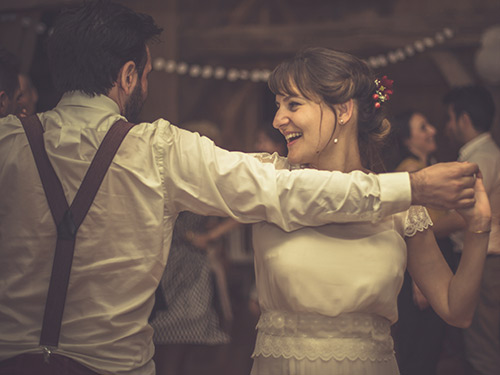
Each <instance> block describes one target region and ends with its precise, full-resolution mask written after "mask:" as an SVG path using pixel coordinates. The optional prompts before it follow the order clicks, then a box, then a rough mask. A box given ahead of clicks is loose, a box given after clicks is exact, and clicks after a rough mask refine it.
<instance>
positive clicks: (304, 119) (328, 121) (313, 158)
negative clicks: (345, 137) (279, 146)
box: [273, 95, 335, 166]
mask: <svg viewBox="0 0 500 375" xmlns="http://www.w3.org/2000/svg"><path fill="white" fill-rule="evenodd" d="M276 105H277V107H278V110H277V112H276V115H275V116H274V121H273V126H274V127H275V128H276V129H278V130H279V131H280V132H281V133H282V134H283V135H284V136H285V138H286V141H287V147H288V160H289V161H290V163H292V164H310V165H312V166H316V165H317V161H318V158H319V155H320V154H321V153H322V152H323V151H325V148H328V147H332V146H333V140H332V138H333V137H332V134H333V131H334V130H335V126H334V124H335V115H334V113H333V111H332V109H331V108H329V107H328V106H326V105H325V104H323V103H315V102H314V101H312V100H309V99H306V98H305V97H303V96H300V95H296V96H288V95H276Z"/></svg>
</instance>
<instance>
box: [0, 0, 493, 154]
mask: <svg viewBox="0 0 500 375" xmlns="http://www.w3.org/2000/svg"><path fill="white" fill-rule="evenodd" d="M76 2H77V1H76V0H74V1H69V0H65V1H63V0H61V1H57V0H47V1H43V0H16V1H11V0H5V1H3V2H2V4H1V5H0V17H3V18H0V42H1V43H2V44H4V45H7V46H8V47H9V48H12V49H13V50H14V52H16V53H19V54H20V55H22V59H23V63H24V65H23V68H24V70H26V71H30V72H34V73H36V75H38V76H43V73H42V72H43V69H44V66H43V65H44V63H43V61H42V60H40V58H41V57H40V56H42V51H41V50H40V44H41V43H40V42H41V39H43V38H44V37H45V34H44V33H39V32H38V33H37V31H36V25H37V23H39V22H40V21H42V22H46V23H47V24H48V25H49V27H50V23H51V22H52V19H53V15H54V12H55V11H56V10H57V9H58V8H59V7H60V6H62V5H68V4H71V3H76ZM121 2H122V3H123V4H125V5H127V6H129V7H131V8H133V9H135V10H137V11H141V12H146V13H149V14H151V15H153V17H154V18H155V20H156V22H157V23H158V24H159V25H160V26H162V27H163V28H164V30H165V31H164V33H163V35H162V42H161V43H159V44H156V45H154V46H153V47H152V55H153V59H156V60H158V59H162V60H163V61H168V60H172V61H175V62H185V63H186V64H187V65H188V66H189V67H191V66H193V65H200V66H207V65H208V66H213V67H217V66H219V67H224V68H226V69H230V68H235V69H239V70H241V69H246V70H249V71H252V70H254V69H266V70H269V69H272V68H273V67H274V66H276V64H278V63H279V62H280V61H281V60H282V59H283V58H285V57H288V56H290V55H292V54H293V53H294V52H295V51H297V50H298V49H300V48H302V47H305V46H312V45H315V46H324V47H329V48H335V49H340V50H344V51H347V52H350V53H353V54H355V55H357V56H359V57H361V58H365V59H368V58H370V57H374V56H381V55H382V56H387V55H388V53H390V52H391V51H396V50H398V49H399V48H404V47H405V46H408V45H413V44H414V42H415V41H423V40H425V38H435V36H436V34H437V33H440V32H442V31H443V29H444V28H449V29H450V30H452V31H453V33H454V35H453V37H450V38H445V40H444V41H443V42H442V43H436V45H435V46H434V47H425V49H424V51H423V52H418V51H417V52H416V53H415V55H414V56H412V57H407V58H405V59H404V60H402V61H398V62H395V63H391V62H388V63H387V65H386V66H381V67H378V68H376V71H377V73H380V74H387V75H389V76H390V77H391V78H393V79H394V80H395V88H396V94H395V95H394V96H393V99H392V101H391V109H392V110H393V111H394V112H396V111H398V110H400V109H404V108H408V107H414V108H418V109H421V110H422V111H423V112H424V113H425V114H427V115H428V117H429V118H430V120H431V122H433V123H434V124H435V125H436V127H437V128H438V129H440V130H442V127H443V115H444V109H443V108H442V105H441V97H442V95H444V93H445V92H446V91H447V90H448V89H449V88H450V87H451V86H452V85H454V84H458V83H463V82H481V79H480V78H479V76H478V75H477V73H476V71H475V67H474V56H475V54H476V52H477V50H478V48H479V46H480V40H481V35H482V34H483V32H484V30H485V29H486V28H488V27H489V26H492V25H495V24H498V23H500V2H499V1H498V0H420V1H418V2H417V1H414V0H379V1H368V0H351V1H349V2H346V1H335V2H332V1H327V0H286V1H285V0H211V1H206V0H182V1H181V0H144V1H139V0H122V1H121ZM9 15H14V16H15V20H14V18H12V19H11V20H10V21H8V17H7V16H9ZM26 16H28V17H29V18H30V19H32V22H33V23H32V24H31V26H26V25H23V21H22V20H23V18H26ZM2 19H3V21H1V20H2ZM499 63H500V62H499ZM226 72H227V70H226ZM41 81H42V80H40V82H41ZM45 84H46V85H48V84H47V83H45ZM489 87H490V89H491V90H492V91H493V93H494V95H495V97H496V98H497V103H499V104H498V106H499V107H500V100H499V98H500V94H499V90H500V89H499V87H498V86H492V85H489ZM46 92H47V94H46V96H47V97H48V98H50V100H46V102H47V103H46V104H45V106H50V103H52V102H53V101H54V100H55V99H54V98H53V97H50V87H47V88H46ZM272 102H273V98H272V97H271V96H270V95H269V93H268V91H267V87H266V84H265V82H262V81H259V82H254V81H252V80H250V79H238V80H236V81H230V80H228V79H227V77H223V78H220V79H217V78H214V77H212V78H208V79H204V78H200V77H191V76H190V75H189V74H178V73H169V72H166V71H165V69H161V70H157V71H154V72H152V74H151V79H150V94H149V98H148V101H147V103H146V105H145V107H144V110H143V112H142V118H143V119H144V120H154V119H155V118H158V117H164V118H167V119H169V120H171V121H172V122H174V123H176V124H180V125H182V124H183V123H184V122H187V121H191V120H196V119H208V120H211V121H214V122H215V123H217V124H218V125H219V126H220V127H221V129H222V131H223V135H224V141H225V145H226V147H227V148H229V149H235V150H244V151H251V150H252V144H253V141H254V135H255V131H256V129H257V127H258V126H260V125H262V124H267V123H269V121H270V119H271V117H272V107H273V104H272ZM495 133H496V134H498V121H497V124H496V130H495ZM439 144H440V154H439V157H440V159H442V160H451V159H453V158H455V156H456V155H455V153H456V148H455V146H454V145H452V144H451V143H450V141H449V140H447V139H446V138H445V137H444V136H443V133H442V132H441V133H440V136H439Z"/></svg>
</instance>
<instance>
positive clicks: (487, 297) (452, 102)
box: [434, 85, 500, 375]
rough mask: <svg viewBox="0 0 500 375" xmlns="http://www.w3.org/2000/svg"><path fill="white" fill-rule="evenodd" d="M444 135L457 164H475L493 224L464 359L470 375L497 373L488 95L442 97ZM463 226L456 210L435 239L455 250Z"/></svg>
mask: <svg viewBox="0 0 500 375" xmlns="http://www.w3.org/2000/svg"><path fill="white" fill-rule="evenodd" d="M444 104H445V105H446V109H447V111H448V121H447V124H446V131H447V133H448V134H449V135H450V136H451V137H453V138H454V139H455V140H456V141H457V142H458V144H459V145H460V146H461V148H460V150H459V157H458V160H459V161H469V162H474V163H477V164H478V165H479V168H480V170H481V173H482V175H483V182H484V187H485V189H486V192H487V194H488V198H489V200H490V205H491V212H492V213H493V220H492V226H491V233H490V241H489V245H488V255H487V257H486V263H485V268H484V272H483V279H482V284H481V294H480V300H479V303H478V306H477V309H476V313H475V316H474V319H473V321H472V324H471V326H470V327H469V328H467V329H465V330H464V331H463V333H464V347H465V356H466V359H467V360H468V362H470V364H471V365H472V367H473V368H474V371H475V372H474V374H482V375H494V374H495V375H498V374H500V227H499V220H498V213H499V212H500V149H499V148H498V146H497V144H496V143H495V141H494V140H493V139H492V137H491V134H490V133H489V131H490V129H491V126H492V123H493V118H494V114H495V104H494V101H493V98H492V96H491V94H490V93H489V92H488V90H486V89H485V88H484V87H482V86H476V85H473V86H464V87H457V88H454V89H452V90H451V91H450V92H449V93H448V94H447V95H446V96H445V97H444ZM464 227H465V223H464V222H463V220H462V219H461V217H460V216H459V215H458V214H457V213H456V212H454V211H452V212H450V213H449V214H448V215H446V216H445V217H444V218H443V219H440V220H438V221H437V222H436V223H435V230H434V231H435V234H436V236H438V237H445V236H448V235H450V234H451V235H450V238H451V240H452V241H453V247H454V250H455V251H456V252H457V253H458V254H460V253H461V251H462V247H463V232H462V231H461V230H463V228H464Z"/></svg>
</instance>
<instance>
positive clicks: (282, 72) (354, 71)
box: [268, 47, 390, 171]
mask: <svg viewBox="0 0 500 375" xmlns="http://www.w3.org/2000/svg"><path fill="white" fill-rule="evenodd" d="M375 79H376V77H375V74H374V73H373V71H372V70H371V69H370V67H369V66H368V65H367V64H366V63H365V62H364V61H362V60H360V59H358V58H357V57H355V56H352V55H350V54H348V53H344V52H339V51H334V50H331V49H327V48H320V47H315V48H307V49H305V50H303V51H301V52H299V53H298V54H297V55H295V56H294V57H293V58H291V59H289V60H286V61H284V62H283V63H281V64H280V65H278V66H277V67H276V68H275V69H274V71H273V72H272V74H271V76H270V78H269V82H268V84H269V88H270V90H271V91H272V92H273V93H274V94H275V95H278V94H285V95H297V94H300V95H302V96H304V97H305V98H307V99H309V100H312V101H315V102H324V103H325V104H327V105H328V106H330V107H331V108H332V109H333V107H332V106H333V105H334V104H341V103H345V102H347V101H348V100H350V99H353V100H354V101H355V103H356V106H357V119H358V142H359V149H360V154H361V161H362V163H363V165H364V166H365V167H366V168H369V169H371V170H374V171H381V170H383V169H384V167H383V162H382V158H381V157H380V149H381V147H382V145H383V141H384V140H385V138H386V136H387V134H388V133H389V131H390V123H389V121H388V120H387V119H386V116H385V111H384V104H382V106H381V107H380V108H376V107H375V101H374V99H373V94H375V91H376V89H377V85H376V84H375ZM334 113H335V112H334Z"/></svg>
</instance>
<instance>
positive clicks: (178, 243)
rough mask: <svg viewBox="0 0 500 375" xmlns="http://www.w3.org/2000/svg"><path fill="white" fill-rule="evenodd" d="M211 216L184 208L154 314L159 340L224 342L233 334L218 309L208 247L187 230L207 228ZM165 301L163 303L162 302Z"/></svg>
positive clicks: (178, 221)
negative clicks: (193, 239) (195, 243)
mask: <svg viewBox="0 0 500 375" xmlns="http://www.w3.org/2000/svg"><path fill="white" fill-rule="evenodd" d="M209 219H210V218H209V217H206V216H200V215H196V214H193V213H190V212H182V213H181V214H180V215H179V218H178V219H177V221H176V223H175V227H174V232H173V237H172V246H171V249H170V254H169V256H168V261H167V267H166V268H165V272H164V274H163V277H162V280H161V282H160V288H159V289H158V291H157V298H161V297H163V300H162V301H158V302H159V303H157V306H159V308H155V313H154V314H153V315H152V318H151V321H150V323H151V325H152V327H153V328H154V336H153V340H154V343H155V344H207V345H215V344H224V343H228V342H229V339H230V337H229V335H228V334H227V333H226V332H225V331H224V330H223V329H222V328H221V321H220V317H219V314H218V313H217V307H216V306H217V302H216V301H217V299H216V288H215V277H214V274H213V272H212V270H211V268H210V263H209V259H208V257H207V253H206V251H205V250H201V249H198V248H196V247H195V246H193V245H192V244H191V243H190V242H188V241H187V240H186V236H185V234H186V232H187V231H192V232H195V233H196V232H198V233H199V232H204V231H205V230H206V225H207V222H208V220H209ZM162 305H163V306H162Z"/></svg>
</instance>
